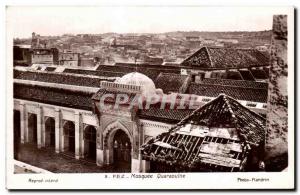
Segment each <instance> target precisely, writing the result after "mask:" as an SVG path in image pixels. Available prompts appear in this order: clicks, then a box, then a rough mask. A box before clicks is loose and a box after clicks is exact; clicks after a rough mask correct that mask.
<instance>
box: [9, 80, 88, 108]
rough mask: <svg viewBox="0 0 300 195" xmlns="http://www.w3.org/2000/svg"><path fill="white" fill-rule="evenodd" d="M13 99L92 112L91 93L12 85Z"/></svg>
mask: <svg viewBox="0 0 300 195" xmlns="http://www.w3.org/2000/svg"><path fill="white" fill-rule="evenodd" d="M13 90H14V93H13V94H14V98H19V99H24V100H30V101H36V102H41V103H46V104H52V105H58V106H64V107H70V108H78V109H84V110H92V105H93V104H92V103H93V102H92V99H91V97H92V95H93V93H85V92H78V91H76V92H75V91H72V90H71V89H70V90H64V89H58V88H57V89H56V88H49V87H43V86H33V85H23V84H17V83H14V89H13Z"/></svg>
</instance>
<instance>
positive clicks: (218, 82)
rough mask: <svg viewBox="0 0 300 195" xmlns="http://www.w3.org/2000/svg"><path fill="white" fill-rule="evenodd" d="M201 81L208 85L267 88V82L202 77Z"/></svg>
mask: <svg viewBox="0 0 300 195" xmlns="http://www.w3.org/2000/svg"><path fill="white" fill-rule="evenodd" d="M201 83H203V84H210V85H224V86H226V85H227V86H235V87H244V88H254V89H257V88H258V89H268V83H263V82H255V81H245V80H232V79H211V78H204V79H203V80H202V82H201Z"/></svg>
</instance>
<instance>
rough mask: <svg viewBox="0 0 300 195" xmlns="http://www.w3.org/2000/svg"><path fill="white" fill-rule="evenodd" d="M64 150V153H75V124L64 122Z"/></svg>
mask: <svg viewBox="0 0 300 195" xmlns="http://www.w3.org/2000/svg"><path fill="white" fill-rule="evenodd" d="M63 128H64V150H65V152H71V153H75V124H74V122H72V121H66V122H65V124H64V126H63Z"/></svg>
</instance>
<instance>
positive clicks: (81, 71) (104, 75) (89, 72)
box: [64, 68, 126, 77]
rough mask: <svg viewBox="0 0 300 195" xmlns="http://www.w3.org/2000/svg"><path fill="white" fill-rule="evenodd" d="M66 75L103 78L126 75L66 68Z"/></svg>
mask: <svg viewBox="0 0 300 195" xmlns="http://www.w3.org/2000/svg"><path fill="white" fill-rule="evenodd" d="M64 73H75V74H84V75H95V76H101V77H121V76H123V75H125V74H126V73H124V72H119V71H104V70H101V71H100V70H84V69H71V68H66V69H65V70H64Z"/></svg>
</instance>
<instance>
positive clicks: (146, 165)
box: [139, 124, 150, 173]
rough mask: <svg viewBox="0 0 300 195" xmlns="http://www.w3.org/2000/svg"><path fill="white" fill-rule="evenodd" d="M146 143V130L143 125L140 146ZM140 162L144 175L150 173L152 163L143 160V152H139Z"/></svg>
mask: <svg viewBox="0 0 300 195" xmlns="http://www.w3.org/2000/svg"><path fill="white" fill-rule="evenodd" d="M144 143H145V129H144V127H143V125H142V124H141V130H140V146H142V145H143V144H144ZM139 160H140V166H141V168H140V171H141V172H142V173H148V172H149V171H150V162H149V161H146V160H143V159H142V154H141V151H140V150H139Z"/></svg>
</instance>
